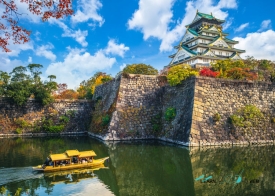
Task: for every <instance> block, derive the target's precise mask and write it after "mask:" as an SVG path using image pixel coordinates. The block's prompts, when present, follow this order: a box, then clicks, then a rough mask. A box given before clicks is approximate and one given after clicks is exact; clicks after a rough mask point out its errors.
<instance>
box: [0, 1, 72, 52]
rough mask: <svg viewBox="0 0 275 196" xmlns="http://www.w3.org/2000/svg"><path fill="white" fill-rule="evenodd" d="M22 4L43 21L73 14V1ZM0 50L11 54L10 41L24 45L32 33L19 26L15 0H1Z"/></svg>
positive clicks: (18, 14) (28, 2)
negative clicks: (8, 46)
mask: <svg viewBox="0 0 275 196" xmlns="http://www.w3.org/2000/svg"><path fill="white" fill-rule="evenodd" d="M20 2H21V3H26V4H27V5H28V10H29V11H30V12H31V13H32V14H35V15H41V18H42V20H43V21H47V20H48V19H49V18H56V19H58V18H62V17H63V16H69V15H72V14H73V10H72V0H57V1H53V0H20ZM0 7H3V8H4V9H3V12H2V13H0V17H1V20H0V48H2V49H3V51H5V52H10V49H8V48H7V45H8V41H9V40H10V39H12V40H13V43H15V44H22V43H25V42H28V41H29V39H30V38H29V36H30V33H31V32H30V31H28V30H26V29H24V28H22V27H20V26H19V25H18V21H19V17H20V15H22V13H18V7H17V4H16V2H15V1H13V0H0Z"/></svg>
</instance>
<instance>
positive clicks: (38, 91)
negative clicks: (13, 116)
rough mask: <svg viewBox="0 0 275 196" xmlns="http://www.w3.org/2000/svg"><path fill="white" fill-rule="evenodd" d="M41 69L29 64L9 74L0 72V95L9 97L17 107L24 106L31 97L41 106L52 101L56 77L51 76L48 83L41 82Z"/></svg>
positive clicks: (39, 66) (16, 68) (38, 65)
mask: <svg viewBox="0 0 275 196" xmlns="http://www.w3.org/2000/svg"><path fill="white" fill-rule="evenodd" d="M41 68H43V66H42V65H40V64H29V65H28V66H27V67H23V66H19V67H15V68H14V69H13V70H12V72H11V73H10V74H8V73H6V72H3V71H0V95H1V96H6V97H10V98H11V99H12V100H13V102H14V103H15V104H17V105H19V106H22V105H23V104H25V103H26V102H27V100H28V99H29V98H30V96H31V95H33V96H34V98H35V99H36V100H37V101H38V102H40V103H41V104H43V105H46V104H49V103H50V102H52V101H53V98H52V96H51V92H52V91H53V90H55V89H56V88H57V84H56V82H54V81H53V79H54V78H56V77H55V76H54V75H51V76H50V81H45V82H42V81H41V78H40V75H41V74H42V72H41V71H40V70H41ZM27 70H29V71H30V75H29V74H27Z"/></svg>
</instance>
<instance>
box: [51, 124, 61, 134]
mask: <svg viewBox="0 0 275 196" xmlns="http://www.w3.org/2000/svg"><path fill="white" fill-rule="evenodd" d="M63 130H64V125H52V126H49V127H48V132H51V133H60V132H62V131H63Z"/></svg>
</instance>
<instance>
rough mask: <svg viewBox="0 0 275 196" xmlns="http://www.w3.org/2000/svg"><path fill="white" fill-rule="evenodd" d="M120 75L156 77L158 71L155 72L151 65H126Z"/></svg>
mask: <svg viewBox="0 0 275 196" xmlns="http://www.w3.org/2000/svg"><path fill="white" fill-rule="evenodd" d="M122 73H127V74H143V75H157V74H158V70H156V69H155V68H154V67H152V66H151V65H146V64H143V63H140V64H131V65H127V66H126V67H125V68H124V69H123V70H122Z"/></svg>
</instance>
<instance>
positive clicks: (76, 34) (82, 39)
mask: <svg viewBox="0 0 275 196" xmlns="http://www.w3.org/2000/svg"><path fill="white" fill-rule="evenodd" d="M49 22H50V23H51V24H57V25H58V26H59V27H60V28H62V29H63V31H64V33H63V34H62V35H61V36H62V37H71V38H74V39H75V41H77V42H78V43H79V44H80V45H81V46H82V47H86V46H88V42H87V41H86V37H87V36H88V31H81V30H80V29H78V30H77V31H74V30H72V29H70V28H69V27H68V26H67V25H65V24H64V23H63V22H61V21H60V20H56V19H50V20H49Z"/></svg>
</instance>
